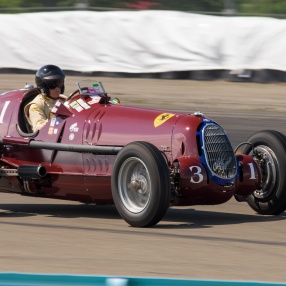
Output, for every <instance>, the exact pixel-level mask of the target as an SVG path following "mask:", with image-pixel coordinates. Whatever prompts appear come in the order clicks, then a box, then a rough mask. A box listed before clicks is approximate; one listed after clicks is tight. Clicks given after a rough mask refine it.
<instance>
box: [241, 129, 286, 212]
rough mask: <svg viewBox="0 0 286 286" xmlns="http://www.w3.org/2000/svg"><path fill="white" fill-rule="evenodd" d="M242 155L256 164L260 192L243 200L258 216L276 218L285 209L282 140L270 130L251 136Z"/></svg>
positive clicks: (284, 141)
mask: <svg viewBox="0 0 286 286" xmlns="http://www.w3.org/2000/svg"><path fill="white" fill-rule="evenodd" d="M248 142H249V143H251V145H252V146H251V145H245V147H244V149H243V150H242V153H244V154H248V155H250V156H251V157H253V159H254V160H255V161H256V163H257V165H258V167H259V168H260V170H261V175H262V180H261V188H260V189H259V190H256V191H254V192H253V193H252V194H251V195H250V196H248V197H247V202H248V204H249V206H250V207H251V208H252V209H253V210H255V211H256V212H257V213H259V214H263V215H277V214H280V213H282V212H284V211H285V209H286V173H285V170H286V156H285V155H286V137H285V136H284V135H283V134H282V133H280V132H278V131H274V130H265V131H259V132H257V133H255V134H253V135H252V136H251V137H250V138H249V139H248Z"/></svg>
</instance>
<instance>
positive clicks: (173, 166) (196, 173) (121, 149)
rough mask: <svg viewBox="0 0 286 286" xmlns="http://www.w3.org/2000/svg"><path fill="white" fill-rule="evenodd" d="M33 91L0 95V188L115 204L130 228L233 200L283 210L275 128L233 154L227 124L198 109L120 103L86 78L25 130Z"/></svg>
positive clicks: (264, 210)
mask: <svg viewBox="0 0 286 286" xmlns="http://www.w3.org/2000/svg"><path fill="white" fill-rule="evenodd" d="M38 93H39V90H38V89H37V88H24V89H20V90H13V91H9V92H6V93H3V94H1V95H0V98H1V101H0V125H1V129H0V152H1V158H0V167H1V168H0V172H1V179H0V192H9V193H17V194H21V195H25V196H36V197H47V198H55V199H65V200H74V201H79V202H83V203H94V204H114V205H115V206H116V209H117V211H118V212H119V214H120V215H121V217H122V218H123V219H124V220H125V221H126V222H127V223H128V224H130V225H131V226H134V227H150V226H153V225H155V224H157V223H158V222H159V221H160V220H161V219H162V218H163V217H164V215H165V213H166V211H167V209H168V208H169V207H170V206H189V205H213V204H222V203H225V202H227V201H228V200H230V199H231V198H232V197H236V198H237V200H239V201H248V203H249V204H250V206H251V207H252V208H253V209H255V210H256V211H257V212H258V213H261V214H278V213H280V212H283V211H284V210H285V208H286V192H285V190H284V186H285V175H283V174H282V170H283V169H284V170H285V168H284V167H285V162H284V161H283V160H281V159H280V156H281V155H282V153H283V152H284V153H285V149H286V147H285V142H286V141H285V140H284V137H283V138H282V135H281V134H278V133H276V132H274V131H273V132H268V133H267V135H268V137H269V138H268V141H267V140H266V141H263V138H262V137H263V135H261V137H259V136H260V135H259V134H258V135H256V136H254V138H252V139H251V140H250V141H249V142H248V143H245V144H244V150H243V152H241V153H240V154H235V151H234V150H233V148H232V145H231V143H230V140H229V138H228V136H227V134H226V132H225V130H224V129H223V128H222V127H221V126H220V125H219V124H217V123H216V122H214V121H213V120H211V119H209V118H206V117H204V116H203V114H202V113H201V112H195V113H193V114H188V113H183V112H172V111H165V110H156V109H148V108H138V107H133V106H126V105H124V104H121V103H120V101H119V100H118V99H116V98H115V99H111V97H110V96H109V95H108V94H107V93H106V92H105V89H104V87H103V85H102V83H101V82H88V81H82V82H80V83H78V84H77V89H76V90H75V91H74V92H73V93H71V94H70V95H69V96H68V98H67V100H66V101H65V102H64V103H61V102H60V101H59V102H58V103H56V105H55V107H54V108H53V109H52V113H53V114H54V116H53V117H52V118H51V119H50V120H49V121H48V123H47V124H46V125H45V126H44V127H43V128H42V129H41V130H40V131H37V132H31V130H30V127H29V125H28V124H27V121H26V118H25V114H24V106H25V105H26V104H27V103H28V102H30V101H31V100H33V98H34V97H35V96H36V95H37V94H38ZM270 137H271V138H270ZM273 140H275V143H272V142H273ZM272 147H273V148H272ZM243 153H245V154H243ZM276 197H277V199H274V198H276Z"/></svg>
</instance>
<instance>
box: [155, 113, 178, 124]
mask: <svg viewBox="0 0 286 286" xmlns="http://www.w3.org/2000/svg"><path fill="white" fill-rule="evenodd" d="M173 116H175V114H172V113H162V114H160V115H158V116H157V117H156V118H155V120H154V126H155V127H158V126H160V125H161V124H163V123H164V122H166V121H167V120H169V119H170V118H172V117H173Z"/></svg>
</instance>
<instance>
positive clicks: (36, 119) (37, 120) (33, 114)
mask: <svg viewBox="0 0 286 286" xmlns="http://www.w3.org/2000/svg"><path fill="white" fill-rule="evenodd" d="M47 121H48V118H47V116H46V114H45V112H44V110H42V108H41V107H40V106H39V105H37V104H35V103H32V104H31V105H30V108H29V124H30V125H31V127H32V130H33V132H35V131H37V130H39V129H41V128H42V127H43V126H44V125H45V124H46V123H47Z"/></svg>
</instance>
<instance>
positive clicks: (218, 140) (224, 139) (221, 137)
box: [202, 123, 237, 179]
mask: <svg viewBox="0 0 286 286" xmlns="http://www.w3.org/2000/svg"><path fill="white" fill-rule="evenodd" d="M202 134H203V150H204V153H205V159H206V163H207V165H208V167H209V169H210V170H211V172H212V174H213V175H215V176H217V177H219V178H222V179H231V178H233V177H235V176H236V173H237V166H236V158H235V155H234V151H233V148H232V146H231V143H230V141H229V139H228V136H227V135H226V132H225V131H224V129H223V128H222V127H220V126H219V125H217V124H214V123H210V124H206V125H205V126H204V128H203V130H202Z"/></svg>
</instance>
